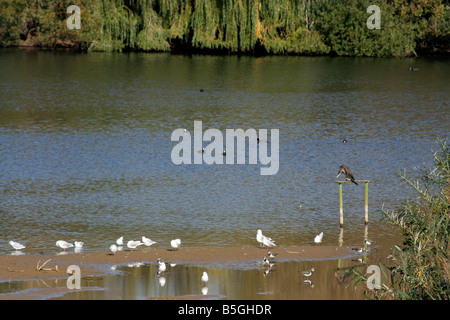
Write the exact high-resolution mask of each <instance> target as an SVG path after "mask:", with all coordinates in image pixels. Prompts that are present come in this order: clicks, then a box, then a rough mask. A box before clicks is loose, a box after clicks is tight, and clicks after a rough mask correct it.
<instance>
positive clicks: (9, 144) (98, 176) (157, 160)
mask: <svg viewBox="0 0 450 320" xmlns="http://www.w3.org/2000/svg"><path fill="white" fill-rule="evenodd" d="M410 66H414V67H415V68H418V69H419V70H417V71H410V70H409V67H410ZM0 70H1V72H0V232H1V235H0V254H10V253H11V252H12V249H11V247H10V246H9V244H8V241H9V240H12V239H14V240H16V241H19V242H21V243H24V244H25V245H26V246H27V248H26V249H25V252H26V253H31V254H33V253H37V252H40V251H44V252H51V251H55V252H56V251H57V248H56V247H55V241H56V240H59V239H64V240H67V241H72V242H73V241H75V240H81V241H84V242H85V247H84V250H86V251H103V250H107V248H108V247H109V245H110V244H112V243H113V242H114V241H115V239H116V238H118V237H119V236H124V237H125V240H129V239H139V238H141V237H142V236H143V235H145V236H147V237H150V238H151V239H153V240H155V241H157V242H158V243H157V244H155V246H161V247H168V246H169V243H170V240H171V239H173V238H180V239H181V240H182V245H183V246H194V247H220V246H254V245H257V243H256V240H255V235H256V230H257V229H262V230H263V232H264V233H265V234H267V235H269V236H271V237H273V238H275V239H276V242H277V244H279V245H309V244H311V243H312V240H313V238H314V236H315V235H316V234H318V233H319V232H321V231H323V232H324V234H325V235H324V238H323V243H324V244H327V245H337V244H338V241H339V231H340V230H339V201H338V185H337V184H336V183H335V182H334V181H335V177H336V175H337V173H338V170H339V166H340V165H341V164H346V165H347V166H349V167H350V168H351V169H352V171H353V173H354V175H355V178H356V179H368V180H371V182H370V183H369V216H370V218H369V221H370V222H369V228H368V235H369V238H371V239H373V240H375V241H377V244H378V245H392V244H393V243H396V242H397V241H398V239H399V235H398V233H397V232H396V231H395V230H393V229H392V228H391V227H390V226H389V225H387V224H385V223H383V222H380V221H379V219H380V217H381V215H380V214H379V213H377V211H378V210H380V208H381V207H382V206H383V205H384V206H385V208H387V209H395V208H396V207H397V206H398V205H399V204H400V203H401V201H402V200H403V199H404V198H405V197H408V196H411V195H412V193H411V192H410V189H408V188H406V187H405V185H404V184H402V182H401V181H400V179H399V177H398V176H397V173H398V172H401V171H402V170H403V169H407V172H408V173H409V174H412V170H411V169H412V168H413V167H414V166H419V167H421V166H422V165H423V163H430V161H431V160H432V150H436V149H437V144H436V142H435V141H436V139H437V138H439V137H444V138H448V137H449V133H450V130H449V128H450V112H449V111H450V107H449V94H448V92H449V91H448V89H449V86H448V83H449V79H450V77H449V76H450V61H449V60H430V59H370V58H361V59H355V58H330V57H259V58H254V57H238V56H201V55H199V56H197V55H194V56H182V55H170V54H155V53H152V54H144V53H142V54H141V53H128V54H105V53H90V54H79V53H73V52H65V51H64V52H55V51H39V50H19V49H3V50H0ZM201 90H202V92H201ZM195 120H201V121H202V122H203V130H206V129H209V128H216V129H219V130H221V131H222V132H225V130H226V129H228V128H242V129H243V130H247V129H249V128H253V129H268V130H270V129H279V132H280V141H279V148H280V149H279V158H280V167H279V171H278V173H277V174H276V175H272V176H262V175H260V167H261V165H260V164H257V165H250V164H240V165H237V164H235V165H226V164H223V165H206V164H202V165H175V164H173V163H172V161H171V150H172V148H173V147H174V146H175V145H176V142H172V141H171V134H172V132H173V131H174V130H175V129H177V128H186V129H187V130H189V131H191V132H192V131H193V125H194V121H195ZM344 139H345V140H346V141H347V143H343V140H344ZM207 144H208V143H207V142H205V143H204V146H206V145H207ZM341 179H342V178H341ZM343 196H344V224H345V228H344V230H345V232H344V238H343V240H344V244H345V245H361V243H362V240H363V236H364V185H363V184H360V185H359V186H356V185H353V184H344V185H343Z"/></svg>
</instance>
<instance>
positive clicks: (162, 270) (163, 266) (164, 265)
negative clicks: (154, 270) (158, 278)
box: [156, 258, 166, 275]
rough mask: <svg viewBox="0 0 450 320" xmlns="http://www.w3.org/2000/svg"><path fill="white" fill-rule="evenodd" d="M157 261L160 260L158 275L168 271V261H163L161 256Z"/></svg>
mask: <svg viewBox="0 0 450 320" xmlns="http://www.w3.org/2000/svg"><path fill="white" fill-rule="evenodd" d="M156 262H158V275H159V274H161V273H162V274H163V275H164V271H166V263H165V262H164V261H161V258H158V259H157V260H156Z"/></svg>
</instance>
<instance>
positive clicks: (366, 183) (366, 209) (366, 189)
mask: <svg viewBox="0 0 450 320" xmlns="http://www.w3.org/2000/svg"><path fill="white" fill-rule="evenodd" d="M349 182H351V181H336V183H338V184H339V213H340V216H339V225H340V226H341V228H343V227H344V207H343V202H342V184H343V183H349ZM356 182H357V183H360V182H364V198H365V205H364V222H365V224H366V225H367V224H368V223H369V182H370V180H356Z"/></svg>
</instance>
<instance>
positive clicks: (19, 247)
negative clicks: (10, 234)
mask: <svg viewBox="0 0 450 320" xmlns="http://www.w3.org/2000/svg"><path fill="white" fill-rule="evenodd" d="M9 244H10V245H11V246H12V247H13V248H14V249H16V250H22V249H25V246H24V245H23V244H20V243H18V242H15V241H12V240H11V241H10V242H9Z"/></svg>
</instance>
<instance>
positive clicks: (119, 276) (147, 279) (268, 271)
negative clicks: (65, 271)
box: [0, 252, 380, 300]
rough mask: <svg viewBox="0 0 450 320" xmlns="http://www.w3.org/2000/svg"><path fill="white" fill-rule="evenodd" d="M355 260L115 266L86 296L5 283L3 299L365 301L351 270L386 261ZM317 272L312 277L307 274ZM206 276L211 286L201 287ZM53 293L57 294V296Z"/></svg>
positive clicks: (87, 280) (62, 284)
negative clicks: (160, 270)
mask: <svg viewBox="0 0 450 320" xmlns="http://www.w3.org/2000/svg"><path fill="white" fill-rule="evenodd" d="M374 255H375V256H372V255H369V256H363V255H361V256H355V258H352V259H342V260H319V261H283V262H280V261H276V259H275V260H274V261H273V262H272V263H273V265H270V266H269V265H264V264H263V262H262V261H253V262H247V263H241V265H240V266H236V265H234V266H233V267H227V266H217V265H207V264H195V265H193V264H176V265H173V266H170V265H168V267H167V270H166V272H164V274H158V265H157V263H156V262H155V263H132V264H129V265H123V266H111V270H109V271H108V273H109V275H104V276H99V277H92V276H87V277H83V278H82V281H81V289H80V290H76V289H75V290H68V289H67V288H66V279H58V280H45V281H43V280H33V281H31V280H30V281H14V282H10V283H7V282H4V283H0V299H2V298H5V297H8V298H11V297H14V294H21V295H22V297H27V298H32V299H71V300H72V299H83V300H90V299H96V300H98V299H108V300H109V299H133V300H134V299H157V298H162V299H166V298H183V297H191V298H195V299H225V300H255V299H256V300H264V299H269V300H270V299H276V300H290V299H333V300H334V299H351V300H353V299H363V298H364V296H363V292H364V290H366V289H367V288H366V287H365V284H363V285H359V286H358V287H356V288H355V287H354V286H353V285H350V286H348V283H349V281H350V280H351V278H352V275H351V274H350V273H349V269H348V268H349V267H351V266H360V267H361V271H362V272H365V271H366V269H367V265H369V264H370V263H374V262H375V261H376V260H378V259H380V255H379V254H377V253H376V252H375V253H374ZM311 268H314V270H315V271H314V272H313V274H312V275H311V276H309V277H306V276H304V275H303V274H302V271H305V270H310V269H311ZM204 271H206V272H207V273H208V276H209V280H208V282H207V284H206V285H205V284H204V283H202V281H201V276H202V273H203V272H204ZM52 288H56V289H54V290H51V289H52Z"/></svg>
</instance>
